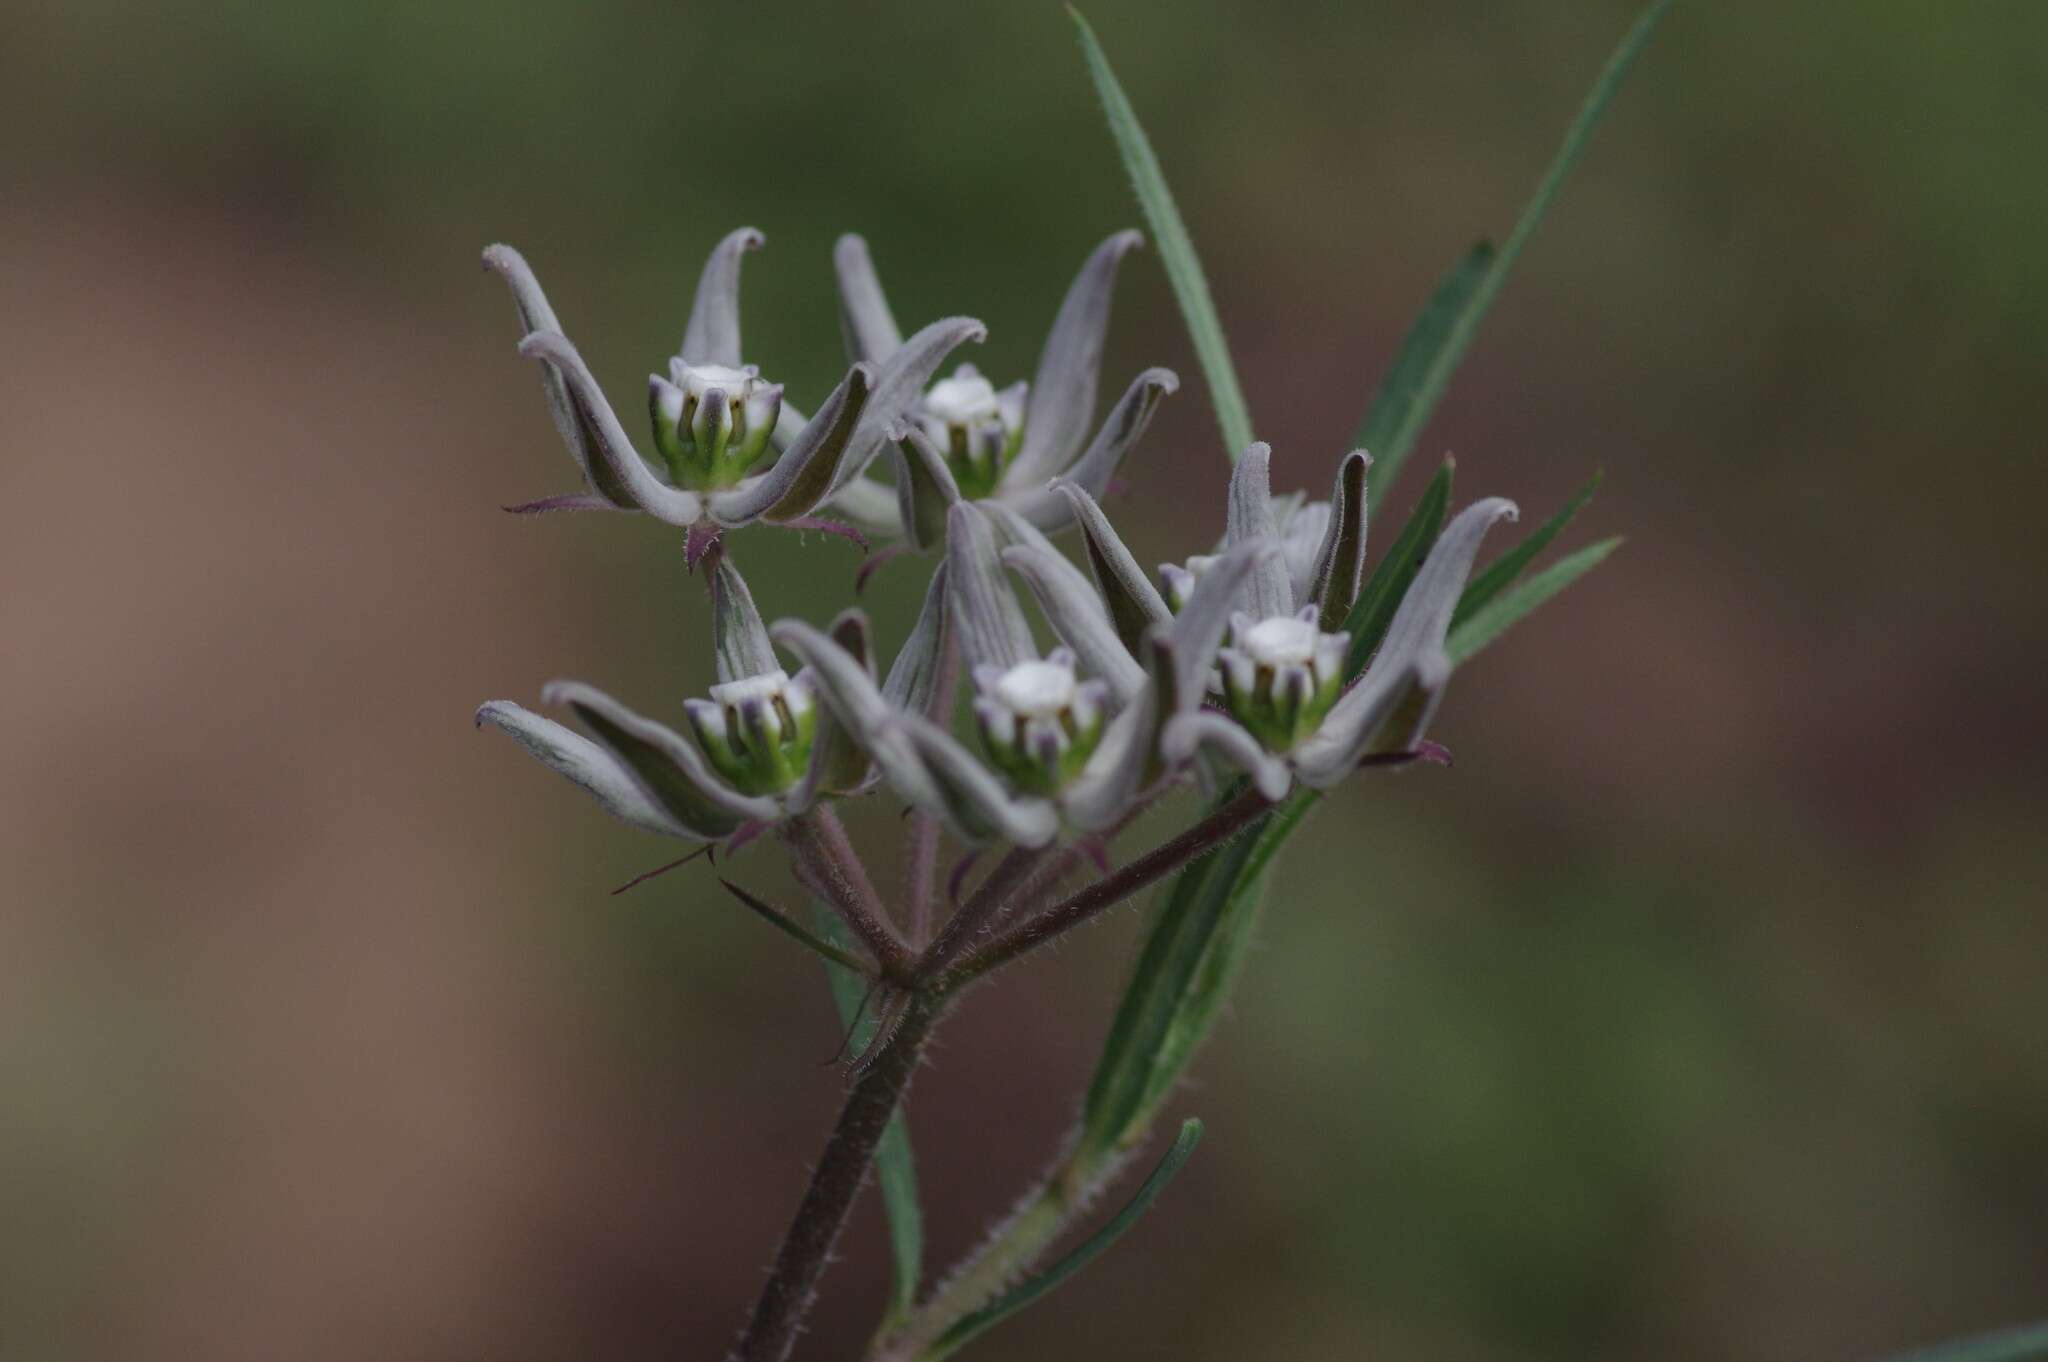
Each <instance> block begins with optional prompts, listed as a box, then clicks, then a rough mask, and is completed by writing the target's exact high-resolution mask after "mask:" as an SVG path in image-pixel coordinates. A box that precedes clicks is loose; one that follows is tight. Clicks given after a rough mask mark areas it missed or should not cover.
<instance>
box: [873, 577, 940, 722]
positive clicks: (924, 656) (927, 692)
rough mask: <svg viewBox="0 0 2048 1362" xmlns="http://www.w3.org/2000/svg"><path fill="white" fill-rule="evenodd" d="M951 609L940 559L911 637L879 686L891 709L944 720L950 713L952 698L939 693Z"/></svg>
mask: <svg viewBox="0 0 2048 1362" xmlns="http://www.w3.org/2000/svg"><path fill="white" fill-rule="evenodd" d="M951 615H952V610H951V608H950V607H949V606H948V604H947V599H946V564H945V562H944V561H943V560H942V561H941V562H940V563H939V566H938V568H937V570H936V571H934V572H933V573H932V580H931V584H930V585H929V586H927V587H926V588H925V593H924V607H923V608H922V609H920V610H919V611H918V612H917V623H916V624H914V625H912V626H911V629H910V637H909V638H907V639H905V640H903V647H902V648H901V649H899V650H898V651H897V653H896V660H895V661H894V662H892V663H891V664H889V679H888V680H887V681H885V682H883V683H882V696H883V698H884V699H886V700H887V701H888V702H889V706H890V708H892V709H901V710H908V711H909V712H910V713H912V714H923V715H926V716H932V717H943V716H945V715H948V714H950V713H951V712H952V708H953V697H952V696H950V695H945V696H942V695H940V694H938V685H939V682H940V680H941V679H942V678H943V675H944V673H945V670H946V668H945V666H944V662H945V657H946V650H947V649H949V648H951V647H952V646H953V636H952V635H953V630H952V623H951Z"/></svg>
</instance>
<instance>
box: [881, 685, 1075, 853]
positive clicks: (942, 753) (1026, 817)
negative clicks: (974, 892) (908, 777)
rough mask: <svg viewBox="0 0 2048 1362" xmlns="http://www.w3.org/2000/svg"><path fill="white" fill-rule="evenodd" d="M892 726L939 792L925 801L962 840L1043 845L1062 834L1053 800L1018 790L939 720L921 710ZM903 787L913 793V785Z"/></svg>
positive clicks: (936, 815) (896, 720) (928, 809)
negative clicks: (1019, 793) (1013, 791)
mask: <svg viewBox="0 0 2048 1362" xmlns="http://www.w3.org/2000/svg"><path fill="white" fill-rule="evenodd" d="M890 727H891V728H892V729H894V730H895V731H896V732H897V733H900V734H901V735H902V736H903V737H904V738H905V739H906V740H907V741H908V743H909V745H910V747H911V749H912V750H913V751H914V752H916V753H917V755H918V757H919V758H920V759H921V760H922V762H923V765H924V768H925V771H926V773H927V774H928V776H929V778H930V779H931V781H932V785H933V788H934V789H935V791H936V793H937V800H936V802H933V803H930V804H927V805H924V806H923V807H924V810H925V812H926V813H929V814H932V815H934V816H935V817H937V818H939V819H941V820H943V821H944V822H945V824H946V825H947V827H948V828H949V829H951V831H952V833H953V835H954V836H956V837H958V838H959V839H960V840H961V841H963V842H966V843H968V844H970V845H972V844H976V843H980V842H988V841H1002V842H1008V843H1010V844H1012V845H1013V846H1020V847H1042V846H1044V845H1045V844H1046V843H1047V842H1050V841H1051V840H1052V839H1053V838H1054V837H1055V836H1056V835H1057V834H1058V832H1059V826H1060V820H1059V815H1058V813H1057V812H1055V810H1054V809H1053V806H1052V805H1051V804H1050V803H1049V802H1048V801H1046V800H1044V799H1040V798H1037V797H1036V796H1032V795H1022V796H1016V795H1012V794H1011V793H1010V792H1009V791H1008V790H1007V789H1005V788H1004V787H1003V783H1002V781H1000V780H998V779H996V777H995V775H994V774H993V773H992V772H990V771H989V769H988V768H987V767H985V766H983V765H982V764H981V763H980V762H979V761H977V760H975V758H974V755H973V754H972V753H971V752H969V751H968V750H967V749H966V748H965V747H962V746H961V745H960V744H959V742H957V741H956V740H955V739H954V737H953V735H952V734H950V733H948V732H946V731H945V730H944V729H942V728H940V727H939V726H938V725H937V724H934V723H932V722H931V721H930V720H928V719H925V718H922V717H920V716H919V715H916V714H899V715H897V716H896V718H895V720H894V722H893V723H892V724H891V725H890ZM899 788H900V787H899ZM903 793H904V794H905V797H906V798H907V797H908V791H904V792H903ZM913 802H915V801H913Z"/></svg>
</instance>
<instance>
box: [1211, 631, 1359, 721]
mask: <svg viewBox="0 0 2048 1362" xmlns="http://www.w3.org/2000/svg"><path fill="white" fill-rule="evenodd" d="M1350 646H1351V636H1350V635H1349V634H1325V633H1323V632H1322V631H1321V630H1320V629H1318V628H1317V627H1316V609H1315V607H1314V606H1309V607H1306V608H1305V609H1303V610H1302V611H1301V612H1300V613H1298V614H1294V615H1275V616H1272V617H1270V618H1267V619H1263V620H1258V621H1256V622H1254V621H1253V619H1252V617H1251V616H1249V615H1245V614H1237V615H1234V616H1232V617H1231V621H1230V643H1229V645H1228V646H1227V647H1224V648H1223V649H1221V650H1219V651H1218V653H1217V654H1216V663H1217V672H1218V674H1219V677H1220V679H1221V681H1222V686H1223V703H1224V705H1225V706H1226V707H1227V708H1228V709H1229V710H1230V712H1231V714H1232V716H1234V717H1235V718H1236V719H1237V721H1238V722H1239V723H1241V724H1243V725H1244V727H1245V728H1246V729H1247V730H1248V731H1249V732H1250V733H1251V734H1252V735H1253V736H1254V737H1256V738H1257V739H1258V740H1259V742H1260V743H1261V744H1263V745H1264V746H1265V747H1266V749H1267V750H1268V751H1272V752H1290V751H1292V750H1293V749H1294V748H1295V746H1296V745H1297V744H1299V743H1300V742H1301V741H1302V740H1303V739H1304V738H1306V737H1308V736H1309V735H1310V734H1312V733H1314V732H1315V731H1316V729H1317V728H1318V727H1319V726H1320V725H1321V724H1322V722H1323V716H1324V715H1326V714H1328V713H1329V712H1330V706H1332V705H1334V704H1335V703H1336V702H1337V697H1338V695H1339V694H1340V693H1341V692H1342V691H1343V689H1344V658H1345V653H1346V651H1347V650H1348V649H1349V648H1350Z"/></svg>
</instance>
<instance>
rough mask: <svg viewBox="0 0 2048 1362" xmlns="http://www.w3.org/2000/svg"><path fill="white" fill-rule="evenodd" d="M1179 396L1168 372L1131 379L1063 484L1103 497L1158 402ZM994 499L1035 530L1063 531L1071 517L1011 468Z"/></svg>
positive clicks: (1051, 495) (1060, 501)
mask: <svg viewBox="0 0 2048 1362" xmlns="http://www.w3.org/2000/svg"><path fill="white" fill-rule="evenodd" d="M1179 390H1180V379H1178V378H1177V377H1175V376H1174V372H1173V370H1171V369H1147V370H1145V372H1144V373H1142V374H1139V375H1138V376H1137V377H1136V378H1134V379H1132V380H1131V386H1130V387H1129V388H1127V389H1125V390H1124V395H1123V396H1122V397H1120V398H1118V399H1117V404H1116V406H1114V407H1113V408H1111V409H1110V413H1109V416H1108V418H1107V419H1106V420H1104V421H1103V423H1102V429H1101V430H1099V431H1097V432H1096V433H1095V439H1094V440H1093V441H1091V442H1090V443H1089V445H1088V448H1087V450H1086V452H1084V453H1083V454H1082V455H1081V457H1080V458H1078V459H1076V460H1075V461H1074V464H1073V466H1072V467H1071V468H1069V469H1068V470H1067V473H1066V476H1067V478H1068V479H1069V480H1070V481H1072V482H1073V483H1074V484H1075V485H1076V486H1078V487H1080V488H1081V489H1082V490H1083V491H1085V492H1087V493H1088V495H1089V496H1091V497H1100V496H1102V495H1104V494H1105V493H1107V492H1108V491H1109V480H1110V478H1111V477H1113V476H1115V474H1116V470H1117V467H1118V465H1120V464H1121V463H1123V461H1124V456H1125V455H1127V454H1129V453H1130V452H1131V447H1132V446H1133V445H1135V444H1137V442H1138V438H1139V437H1140V436H1142V435H1143V434H1144V433H1145V428H1146V427H1147V426H1149V425H1151V424H1152V417H1153V416H1154V415H1155V414H1156V413H1157V412H1158V410H1159V404H1160V402H1161V401H1162V400H1164V399H1165V398H1166V396H1167V395H1168V394H1169V393H1174V392H1178V391H1179ZM997 495H999V496H1000V497H1002V499H1003V500H1004V501H1005V502H1007V503H1008V504H1010V505H1011V506H1013V507H1015V508H1016V509H1017V510H1018V511H1020V512H1022V513H1023V515H1024V516H1025V517H1026V518H1027V519H1028V520H1030V521H1031V523H1032V524H1034V525H1037V526H1038V527H1039V528H1041V529H1046V530H1059V529H1064V528H1066V525H1067V523H1068V520H1069V518H1070V517H1071V515H1072V513H1073V508H1072V507H1071V506H1069V505H1068V504H1067V502H1066V499H1065V498H1063V497H1061V496H1060V495H1059V494H1058V493H1057V492H1054V491H1053V490H1052V489H1051V488H1050V487H1046V486H1042V485H1033V484H1031V483H1029V482H1026V481H1025V480H1024V479H1023V478H1022V477H1020V476H1018V475H1017V472H1016V465H1014V464H1013V465H1011V467H1010V471H1009V472H1008V473H1006V474H1004V476H1003V485H1002V488H1001V490H1000V491H999V492H998V493H997Z"/></svg>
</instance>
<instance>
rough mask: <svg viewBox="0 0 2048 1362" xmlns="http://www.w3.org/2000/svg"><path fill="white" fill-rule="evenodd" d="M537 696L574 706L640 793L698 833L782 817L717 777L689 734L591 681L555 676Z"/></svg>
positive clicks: (771, 805) (712, 834) (710, 834)
mask: <svg viewBox="0 0 2048 1362" xmlns="http://www.w3.org/2000/svg"><path fill="white" fill-rule="evenodd" d="M541 699H542V700H544V701H546V702H547V703H548V704H551V705H567V706H568V707H569V708H570V709H571V710H572V711H574V713H575V715H576V719H577V722H579V723H581V724H582V725H583V726H584V727H585V728H587V729H589V730H590V734H591V736H592V737H594V738H596V739H597V742H598V745H599V746H600V747H603V748H605V749H606V750H607V751H609V752H610V753H611V754H612V756H614V757H616V758H617V759H618V762H619V764H620V765H621V766H622V767H624V768H625V770H626V771H627V772H628V773H629V774H631V775H632V777H633V780H634V782H635V783H636V784H638V785H639V787H640V790H641V792H642V793H643V794H645V795H646V796H647V797H648V798H649V799H651V800H653V801H654V802H655V803H656V804H658V805H660V806H661V807H662V808H663V809H664V810H666V811H667V812H668V813H669V815H670V816H671V817H673V818H674V819H675V820H676V821H677V822H679V823H681V824H683V826H685V827H687V828H690V829H692V830H693V831H695V832H696V833H697V834H698V835H699V836H701V837H705V838H707V839H708V838H717V837H724V836H726V835H727V834H729V833H732V832H734V831H736V830H737V829H738V828H739V826H740V824H742V823H748V822H773V821H775V820H776V819H777V818H779V817H781V813H782V811H781V809H780V808H778V807H777V806H776V803H775V801H774V800H772V799H763V798H761V797H759V796H756V795H744V794H741V793H740V792H739V791H738V790H735V789H733V788H732V787H731V786H730V785H727V784H726V783H725V782H724V781H722V780H720V779H719V778H718V777H717V776H716V775H715V774H713V773H712V770H711V767H710V765H709V764H708V763H707V762H706V761H705V760H704V756H703V754H702V753H701V752H699V751H698V750H697V748H696V745H695V744H694V743H692V742H691V741H690V740H689V739H687V738H685V737H683V736H682V735H681V734H679V733H676V732H675V731H673V730H672V729H669V728H666V727H663V726H662V725H661V724H658V723H655V722H654V721H653V720H651V719H646V718H643V717H641V716H640V715H638V714H636V713H634V712H633V711H632V710H630V709H628V708H626V707H625V706H624V705H622V704H620V703H619V702H618V701H616V700H614V699H612V698H611V697H610V696H609V695H606V694H605V693H604V692H603V691H601V690H598V689H597V688H596V687H594V686H586V685H584V684H583V683H582V682H580V681H556V682H554V683H552V684H551V685H549V686H548V687H547V688H546V689H545V690H543V691H542V692H541Z"/></svg>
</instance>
